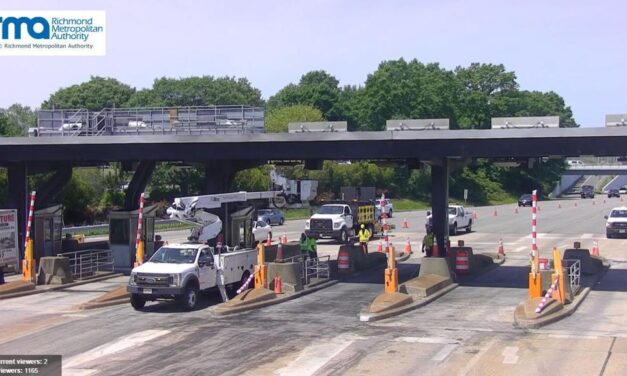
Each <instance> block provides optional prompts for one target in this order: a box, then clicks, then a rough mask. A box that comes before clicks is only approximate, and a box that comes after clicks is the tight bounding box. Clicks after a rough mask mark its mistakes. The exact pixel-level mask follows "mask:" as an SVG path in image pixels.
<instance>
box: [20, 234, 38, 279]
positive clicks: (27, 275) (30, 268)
mask: <svg viewBox="0 0 627 376" xmlns="http://www.w3.org/2000/svg"><path fill="white" fill-rule="evenodd" d="M35 264H36V262H35V259H34V252H33V239H28V241H27V242H26V249H25V250H24V260H23V261H22V280H23V281H24V282H32V283H35V275H36V273H37V272H36V268H35Z"/></svg>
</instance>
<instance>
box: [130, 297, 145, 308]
mask: <svg viewBox="0 0 627 376" xmlns="http://www.w3.org/2000/svg"><path fill="white" fill-rule="evenodd" d="M131 305H132V306H133V308H135V309H136V310H140V309H142V308H144V306H145V305H146V299H144V297H143V296H141V295H139V294H131Z"/></svg>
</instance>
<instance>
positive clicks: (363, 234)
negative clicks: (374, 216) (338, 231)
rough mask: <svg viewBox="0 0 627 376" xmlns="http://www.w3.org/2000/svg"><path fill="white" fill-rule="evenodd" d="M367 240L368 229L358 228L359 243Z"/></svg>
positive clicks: (368, 238) (368, 236) (368, 237)
mask: <svg viewBox="0 0 627 376" xmlns="http://www.w3.org/2000/svg"><path fill="white" fill-rule="evenodd" d="M368 240H370V231H368V230H367V229H365V228H364V229H361V230H359V241H360V242H361V243H364V242H367V241H368Z"/></svg>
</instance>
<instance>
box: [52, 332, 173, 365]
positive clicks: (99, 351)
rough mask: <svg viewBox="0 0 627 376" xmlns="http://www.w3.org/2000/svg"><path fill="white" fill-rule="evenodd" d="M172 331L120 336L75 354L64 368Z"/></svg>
mask: <svg viewBox="0 0 627 376" xmlns="http://www.w3.org/2000/svg"><path fill="white" fill-rule="evenodd" d="M168 333H170V331H169V330H144V331H143V332H137V333H133V334H131V335H130V336H127V337H123V338H119V339H117V340H115V341H113V342H110V343H105V344H104V345H101V346H98V347H95V348H93V349H91V350H88V351H86V352H84V353H82V354H78V355H75V356H73V357H71V358H70V359H68V361H67V363H65V364H63V369H64V371H65V369H66V368H68V369H69V368H78V366H80V365H81V364H84V363H87V362H91V361H94V360H96V359H98V358H102V357H104V356H107V355H111V354H115V353H118V352H120V351H123V350H126V349H130V348H133V347H139V345H141V344H143V343H144V342H147V341H150V340H153V339H155V338H158V337H161V336H164V335H166V334H168Z"/></svg>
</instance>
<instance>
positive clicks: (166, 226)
mask: <svg viewBox="0 0 627 376" xmlns="http://www.w3.org/2000/svg"><path fill="white" fill-rule="evenodd" d="M192 227H193V226H191V225H188V224H187V223H181V222H177V223H157V224H155V232H157V231H161V232H165V231H175V230H184V229H188V228H192ZM77 234H78V233H77ZM81 234H83V235H85V236H101V235H108V234H109V229H102V230H90V231H85V232H82V233H81Z"/></svg>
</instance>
